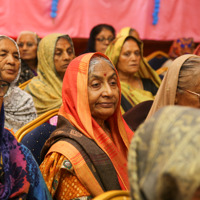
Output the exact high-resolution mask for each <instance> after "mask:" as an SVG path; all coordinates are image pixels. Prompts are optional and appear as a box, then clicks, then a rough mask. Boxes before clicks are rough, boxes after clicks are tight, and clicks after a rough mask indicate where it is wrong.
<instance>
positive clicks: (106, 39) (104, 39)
mask: <svg viewBox="0 0 200 200" xmlns="http://www.w3.org/2000/svg"><path fill="white" fill-rule="evenodd" d="M113 39H114V35H113V34H112V32H111V31H110V30H108V29H105V28H103V29H102V31H101V32H100V33H99V34H98V35H97V36H96V38H95V50H96V51H97V52H101V53H105V52H106V49H107V47H108V45H109V44H110V43H111V42H112V41H113Z"/></svg>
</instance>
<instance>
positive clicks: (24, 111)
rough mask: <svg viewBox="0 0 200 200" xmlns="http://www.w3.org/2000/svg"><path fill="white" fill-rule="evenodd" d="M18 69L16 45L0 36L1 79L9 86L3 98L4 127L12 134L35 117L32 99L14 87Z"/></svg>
mask: <svg viewBox="0 0 200 200" xmlns="http://www.w3.org/2000/svg"><path fill="white" fill-rule="evenodd" d="M20 68H21V63H20V54H19V49H18V46H17V43H16V42H15V41H14V40H12V39H11V38H9V37H7V36H0V70H1V77H2V79H3V80H4V81H7V82H8V83H9V84H10V87H9V90H8V92H7V93H6V95H5V96H4V110H5V127H6V128H9V129H12V130H13V131H14V132H16V131H17V130H18V129H19V128H21V127H22V126H24V125H25V124H27V123H28V122H30V121H32V120H33V119H35V118H36V117H37V114H36V110H35V107H34V103H33V99H32V97H31V96H30V95H29V94H27V93H26V92H24V91H23V90H21V89H20V88H19V87H17V86H16V83H17V80H18V78H19V75H20Z"/></svg>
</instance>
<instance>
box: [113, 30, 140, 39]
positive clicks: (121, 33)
mask: <svg viewBox="0 0 200 200" xmlns="http://www.w3.org/2000/svg"><path fill="white" fill-rule="evenodd" d="M132 31H133V32H134V33H135V34H134V35H132V36H134V37H135V38H137V39H138V40H140V36H139V33H138V32H137V31H136V30H135V29H134V28H131V27H124V28H122V29H121V30H120V31H119V33H118V34H117V37H120V36H129V35H131V32H132Z"/></svg>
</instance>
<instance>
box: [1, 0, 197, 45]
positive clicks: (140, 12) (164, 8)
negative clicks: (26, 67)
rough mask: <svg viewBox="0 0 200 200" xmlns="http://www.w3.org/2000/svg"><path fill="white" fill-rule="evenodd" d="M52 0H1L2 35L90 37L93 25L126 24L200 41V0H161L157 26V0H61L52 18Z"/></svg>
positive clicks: (157, 36)
mask: <svg viewBox="0 0 200 200" xmlns="http://www.w3.org/2000/svg"><path fill="white" fill-rule="evenodd" d="M51 2H52V1H51V0H34V1H33V0H14V1H13V0H6V1H5V0H0V34H5V35H8V36H11V37H14V38H15V37H17V35H18V34H19V32H20V31H22V30H31V31H35V32H37V33H38V35H39V36H41V37H44V36H45V35H47V34H49V33H52V32H60V33H67V34H69V35H70V36H71V37H82V38H88V37H89V32H90V30H91V28H92V27H93V26H95V25H96V24H99V23H108V24H111V25H113V26H114V28H115V29H116V31H117V32H118V31H119V30H120V29H121V28H123V27H125V26H131V27H133V28H135V29H137V30H138V32H139V33H140V36H141V38H142V39H151V40H173V39H176V38H177V37H193V38H194V40H195V42H199V41H200V29H199V23H198V21H199V18H200V12H199V11H200V1H199V0H160V12H159V20H158V24H157V25H155V26H154V25H152V21H153V18H152V13H153V9H154V0H109V1H107V0H59V3H58V11H57V17H56V18H55V19H54V20H53V19H52V18H51V17H50V13H51Z"/></svg>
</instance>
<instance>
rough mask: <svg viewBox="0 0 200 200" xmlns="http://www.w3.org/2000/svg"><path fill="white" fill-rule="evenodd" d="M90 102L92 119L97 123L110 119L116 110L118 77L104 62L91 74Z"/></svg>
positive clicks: (89, 85)
mask: <svg viewBox="0 0 200 200" xmlns="http://www.w3.org/2000/svg"><path fill="white" fill-rule="evenodd" d="M88 100H89V106H90V111H91V114H92V117H93V118H94V119H95V120H96V121H97V122H98V121H100V120H106V119H108V118H109V117H110V116H111V115H112V114H113V113H114V112H115V110H116V107H117V104H118V101H119V88H118V85H117V75H116V73H115V71H114V70H113V69H112V68H111V66H110V65H109V64H108V63H107V62H106V61H104V60H101V61H100V63H98V64H96V65H95V66H94V69H93V70H92V72H91V73H90V74H89V77H88Z"/></svg>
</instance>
